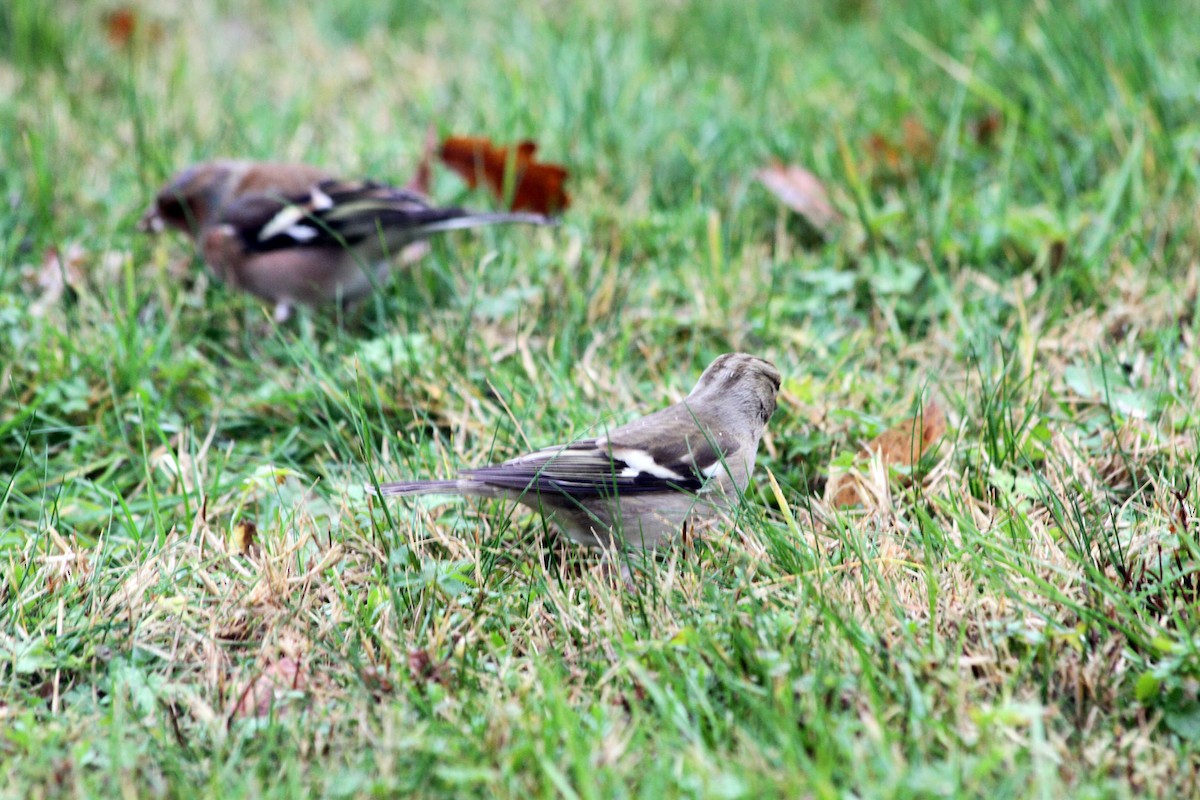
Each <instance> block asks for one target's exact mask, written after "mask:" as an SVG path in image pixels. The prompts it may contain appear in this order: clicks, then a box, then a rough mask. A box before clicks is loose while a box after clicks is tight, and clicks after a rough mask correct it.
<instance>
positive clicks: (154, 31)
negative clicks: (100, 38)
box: [102, 6, 163, 48]
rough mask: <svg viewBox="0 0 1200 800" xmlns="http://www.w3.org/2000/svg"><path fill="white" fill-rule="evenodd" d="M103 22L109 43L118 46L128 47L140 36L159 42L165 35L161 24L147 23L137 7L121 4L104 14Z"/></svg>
mask: <svg viewBox="0 0 1200 800" xmlns="http://www.w3.org/2000/svg"><path fill="white" fill-rule="evenodd" d="M102 24H103V25H104V35H105V36H106V37H107V38H108V43H109V44H111V45H112V46H113V47H117V48H128V47H130V46H132V44H133V42H134V39H135V38H139V37H140V38H142V39H144V40H146V41H150V42H158V41H160V40H161V39H162V37H163V28H162V25H161V24H159V23H157V22H149V23H147V22H146V21H144V20H143V19H142V17H141V15H140V14H139V13H138V12H137V10H136V9H133V8H130V7H129V6H119V7H117V8H114V9H113V10H112V11H109V12H108V13H107V14H105V15H104V17H103V19H102Z"/></svg>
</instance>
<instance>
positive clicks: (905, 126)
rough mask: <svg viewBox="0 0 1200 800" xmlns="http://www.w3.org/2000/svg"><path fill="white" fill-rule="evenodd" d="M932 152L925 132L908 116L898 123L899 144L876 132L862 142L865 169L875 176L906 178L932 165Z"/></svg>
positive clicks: (933, 149)
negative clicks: (865, 161) (866, 159)
mask: <svg viewBox="0 0 1200 800" xmlns="http://www.w3.org/2000/svg"><path fill="white" fill-rule="evenodd" d="M936 149H937V147H936V142H935V141H934V138H933V135H932V134H930V132H929V129H928V128H926V127H925V124H924V123H923V122H921V120H920V119H918V118H917V117H916V116H914V115H912V114H910V115H908V116H907V117H905V118H904V119H903V120H901V121H900V139H899V141H896V140H895V139H894V138H893V137H892V136H891V135H888V134H887V133H882V132H880V131H876V132H874V133H872V134H871V135H870V136H868V137H867V141H866V151H867V156H868V160H869V165H868V166H869V168H870V171H871V172H872V173H874V174H876V175H879V174H883V175H885V176H886V175H892V176H901V175H906V174H908V173H910V172H912V170H913V168H914V167H916V166H924V165H927V164H929V163H930V162H932V161H933V156H934V153H935V152H936Z"/></svg>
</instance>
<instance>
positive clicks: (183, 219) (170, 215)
mask: <svg viewBox="0 0 1200 800" xmlns="http://www.w3.org/2000/svg"><path fill="white" fill-rule="evenodd" d="M157 204H158V213H159V216H161V217H162V218H163V220H164V221H166V222H173V223H175V224H177V225H185V224H187V223H188V222H189V221H190V220H191V218H192V210H191V208H190V207H189V206H188V204H187V203H185V202H184V201H183V198H181V197H179V195H174V194H160V195H159V196H158V203H157Z"/></svg>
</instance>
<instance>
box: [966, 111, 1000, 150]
mask: <svg viewBox="0 0 1200 800" xmlns="http://www.w3.org/2000/svg"><path fill="white" fill-rule="evenodd" d="M969 128H970V131H971V136H972V138H974V139H975V142H976V144H979V145H981V146H983V147H990V146H991V145H992V143H993V142H994V141H995V140H996V136H997V134H999V133H1000V131H1002V130H1003V129H1004V117H1002V116H1000V112H999V111H995V110H992V111H989V112H988V113H986V114H984V115H983V116H981V117H976V118H975V119H973V120H971V122H970V125H969Z"/></svg>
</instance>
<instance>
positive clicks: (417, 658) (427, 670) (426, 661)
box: [408, 650, 446, 685]
mask: <svg viewBox="0 0 1200 800" xmlns="http://www.w3.org/2000/svg"><path fill="white" fill-rule="evenodd" d="M442 667H443V664H441V663H438V662H435V661H434V660H433V658H432V657H431V656H430V655H429V653H428V652H427V651H425V650H409V651H408V671H409V672H410V673H412V676H413V678H414V679H416V680H418V681H422V682H428V681H433V682H434V683H440V684H442V685H445V683H446V676H445V675H443V674H442Z"/></svg>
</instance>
